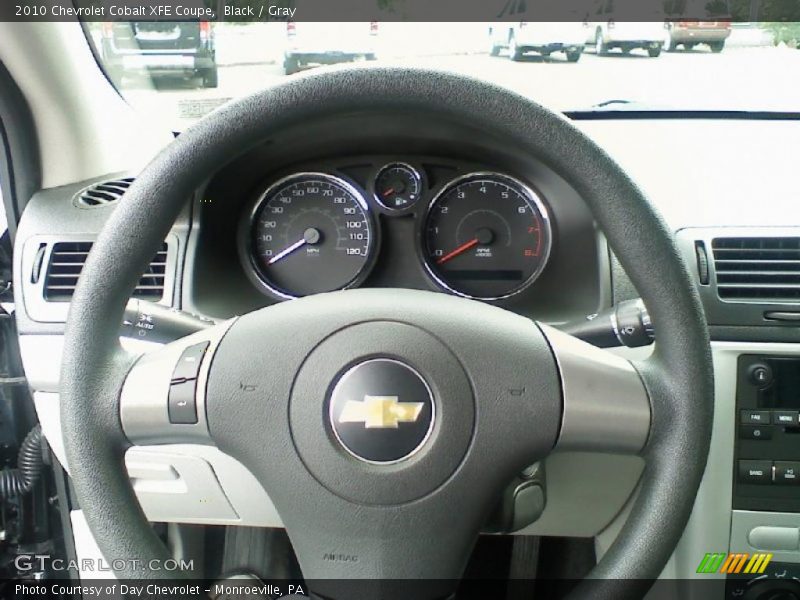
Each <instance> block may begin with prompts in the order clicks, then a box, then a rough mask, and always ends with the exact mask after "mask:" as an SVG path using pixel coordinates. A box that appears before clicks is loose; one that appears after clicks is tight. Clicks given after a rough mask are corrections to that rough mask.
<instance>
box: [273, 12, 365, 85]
mask: <svg viewBox="0 0 800 600" xmlns="http://www.w3.org/2000/svg"><path fill="white" fill-rule="evenodd" d="M377 37H378V23H377V22H375V21H372V22H352V23H335V24H331V23H311V22H306V21H303V22H295V21H287V23H286V47H285V50H284V53H283V70H284V73H286V74H287V75H291V74H292V73H296V72H297V71H299V70H300V69H302V68H303V67H304V66H307V65H311V64H322V65H330V64H336V63H342V62H353V61H357V60H375V58H376V47H375V45H376V41H377Z"/></svg>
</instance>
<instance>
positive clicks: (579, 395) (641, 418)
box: [540, 325, 651, 454]
mask: <svg viewBox="0 0 800 600" xmlns="http://www.w3.org/2000/svg"><path fill="white" fill-rule="evenodd" d="M540 327H541V329H542V332H543V333H544V334H545V336H546V337H547V341H548V343H549V344H550V347H551V348H552V350H553V354H554V355H555V357H556V362H557V363H558V367H559V372H560V373H559V374H560V377H561V390H562V394H563V399H564V406H563V411H564V412H563V415H562V420H561V432H560V433H559V437H558V443H557V445H556V450H559V451H564V450H581V451H596V452H615V453H623V454H625V453H630V454H638V453H639V452H641V451H642V449H643V448H644V447H645V444H646V443H647V438H648V435H649V433H650V417H651V414H650V399H649V397H648V395H647V389H646V388H645V386H644V383H643V382H642V380H641V378H640V377H639V374H638V373H637V372H636V369H634V368H633V365H632V364H631V363H630V362H629V361H627V360H626V359H624V358H622V357H621V356H618V355H616V354H612V353H611V352H607V351H605V350H601V349H599V348H597V347H595V346H592V345H591V344H587V343H586V342H582V341H580V340H579V339H577V338H574V337H572V336H570V335H567V334H565V333H562V332H560V331H559V330H557V329H554V328H553V327H549V326H547V325H540Z"/></svg>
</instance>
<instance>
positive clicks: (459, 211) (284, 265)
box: [239, 162, 552, 300]
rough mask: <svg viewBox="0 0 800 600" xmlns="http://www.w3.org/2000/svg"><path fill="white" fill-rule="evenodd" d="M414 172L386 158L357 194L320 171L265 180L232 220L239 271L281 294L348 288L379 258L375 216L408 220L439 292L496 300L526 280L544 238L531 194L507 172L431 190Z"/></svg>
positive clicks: (540, 208)
mask: <svg viewBox="0 0 800 600" xmlns="http://www.w3.org/2000/svg"><path fill="white" fill-rule="evenodd" d="M423 173H425V170H424V168H422V167H415V166H413V165H411V164H409V163H407V162H391V163H387V164H385V165H383V166H381V167H380V168H379V169H378V170H377V172H376V173H375V174H374V175H373V174H370V176H369V179H368V185H367V190H366V193H365V191H362V190H361V189H359V186H358V185H357V184H354V183H352V182H350V181H348V180H347V179H345V178H343V177H340V176H336V175H329V174H327V173H321V172H304V173H294V174H291V175H288V176H286V177H284V178H282V179H280V180H278V181H277V182H275V183H273V184H271V185H270V186H269V188H267V190H266V191H264V192H263V193H262V194H260V195H259V196H258V199H257V201H256V202H255V204H254V205H253V207H252V209H251V210H250V211H249V212H248V213H247V214H246V215H245V218H244V219H242V223H241V225H240V233H239V245H240V251H241V256H242V262H243V264H244V266H245V268H246V269H247V272H248V274H249V275H250V276H251V279H252V280H253V282H254V283H255V284H256V285H257V286H258V287H260V288H261V289H263V290H264V291H265V292H266V293H268V294H269V295H272V296H275V297H277V298H283V299H291V298H297V297H300V296H306V295H309V294H315V293H320V292H330V291H334V290H341V289H347V288H351V287H357V286H358V285H359V284H360V283H362V282H363V281H364V280H365V279H366V278H367V277H368V276H369V273H370V270H371V268H372V267H373V266H374V263H375V260H376V258H377V256H378V251H379V245H380V240H381V225H382V222H385V221H386V220H388V219H390V218H402V217H403V216H408V217H411V218H412V219H413V220H414V221H415V223H414V228H415V230H416V238H417V244H416V246H417V247H416V251H417V253H418V256H419V259H420V261H421V263H422V265H423V267H424V268H425V270H426V271H427V273H428V274H429V275H430V277H431V278H432V279H433V280H434V281H436V283H437V284H439V286H440V287H441V288H442V289H443V290H446V291H449V292H451V293H453V294H457V295H459V296H464V297H467V298H473V299H479V300H499V299H502V298H508V297H510V296H513V295H515V294H519V293H521V292H522V291H524V290H525V289H526V288H527V287H528V286H530V285H531V284H532V283H534V281H535V280H536V278H537V277H538V275H539V274H540V273H541V272H542V270H543V269H544V268H545V266H546V265H547V259H548V258H549V255H550V246H551V243H552V231H551V229H550V217H549V212H548V209H547V208H546V206H545V203H544V201H543V200H542V199H541V197H540V196H539V195H538V194H536V192H534V191H533V190H532V189H531V188H530V187H529V186H528V185H526V184H524V183H523V182H521V181H519V180H518V179H514V178H512V177H509V176H508V175H504V174H501V173H494V172H475V173H469V174H466V175H461V176H458V177H456V178H455V179H453V180H451V181H449V182H445V183H444V184H443V185H442V186H441V187H439V189H438V190H435V193H431V190H430V189H428V187H427V180H428V177H427V176H426V175H423ZM368 198H369V200H368ZM420 202H421V203H422V204H421V205H420V206H418V203H420ZM378 215H383V216H384V217H385V219H384V220H381V221H379V220H378V219H377V218H376V217H377V216H378Z"/></svg>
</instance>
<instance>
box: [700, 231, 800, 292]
mask: <svg viewBox="0 0 800 600" xmlns="http://www.w3.org/2000/svg"><path fill="white" fill-rule="evenodd" d="M711 247H712V251H713V253H714V268H715V271H716V280H717V293H718V294H719V297H720V298H722V299H724V300H741V301H762V302H767V303H785V302H792V303H795V302H800V237H736V238H716V239H714V240H713V241H712V243H711Z"/></svg>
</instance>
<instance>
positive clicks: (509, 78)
mask: <svg viewBox="0 0 800 600" xmlns="http://www.w3.org/2000/svg"><path fill="white" fill-rule="evenodd" d="M272 54H273V55H270V52H266V51H265V52H261V53H255V52H253V53H252V54H251V55H248V56H245V57H244V59H242V58H239V59H238V60H228V61H223V62H221V63H220V70H219V87H218V88H213V89H203V88H199V87H197V86H196V82H193V81H191V80H183V79H179V78H174V77H160V78H157V79H155V80H154V81H153V82H150V81H148V80H141V79H139V80H136V79H134V78H125V80H124V83H123V86H124V90H123V91H124V94H125V95H126V96H127V97H128V98H129V100H130V101H131V102H132V103H134V104H135V105H139V106H142V107H143V108H144V109H146V110H148V112H150V113H151V114H155V113H158V114H160V115H161V117H162V118H163V119H164V120H165V121H166V122H168V123H169V125H170V127H173V128H176V129H180V128H183V127H185V126H186V125H188V124H189V123H191V121H193V120H195V119H197V118H199V117H200V116H202V114H204V113H206V112H208V111H209V110H211V109H213V108H214V107H216V106H218V105H219V104H221V103H223V102H225V101H226V100H227V99H230V98H234V97H237V96H241V95H244V94H248V93H250V92H253V91H255V90H257V89H260V88H263V87H266V86H270V85H274V84H277V83H279V82H281V81H283V80H284V79H285V78H286V77H287V76H286V75H284V74H283V70H282V66H281V60H280V57H276V56H275V55H274V53H272ZM240 55H241V53H240ZM380 63H383V64H403V65H417V66H422V67H429V68H435V69H444V70H448V71H453V72H458V73H463V74H467V75H472V76H476V77H480V78H484V79H488V80H490V81H492V82H495V83H497V84H499V85H503V86H507V87H509V88H512V89H514V90H516V91H517V92H519V93H521V94H524V95H526V96H528V97H530V98H533V99H535V100H537V101H539V102H541V103H543V104H545V105H547V106H550V107H552V108H554V109H558V110H570V109H588V108H590V107H592V106H594V105H596V104H598V103H602V102H608V101H612V100H627V101H632V102H635V103H638V104H639V105H640V106H641V107H642V108H644V109H658V108H664V109H673V108H676V109H729V110H787V111H797V110H798V109H800V86H798V85H797V83H796V81H795V78H794V77H792V76H791V75H790V74H791V73H798V72H800V50H797V49H792V48H788V47H785V46H781V47H774V46H772V45H764V46H744V47H729V48H726V49H725V50H724V51H723V52H721V53H719V54H714V53H712V52H710V50H709V49H708V48H706V47H698V48H696V49H694V50H692V51H688V52H687V51H678V52H675V53H666V52H665V53H662V54H661V56H659V57H657V58H650V57H648V56H647V54H646V53H645V52H644V51H640V50H635V51H633V52H631V53H629V54H622V53H621V52H619V51H613V52H611V53H609V54H607V55H605V56H597V55H595V54H594V53H593V51H592V50H586V51H585V52H584V55H583V56H582V57H581V59H580V61H579V62H578V63H575V64H571V63H567V62H566V59H565V58H564V55H563V54H554V55H552V56H551V57H549V58H542V57H540V56H538V55H536V54H532V55H529V56H526V57H525V58H524V59H523V60H522V61H520V62H514V61H511V60H509V58H508V57H507V56H506V55H504V54H502V55H501V56H498V57H491V56H489V55H488V52H486V53H479V52H469V53H446V52H445V53H437V54H434V55H427V56H426V55H416V56H410V57H398V56H393V57H391V56H390V57H389V58H385V57H383V56H379V61H378V63H377V64H380ZM371 64H376V63H371ZM309 70H311V69H309ZM297 76H302V75H292V77H297ZM765 89H768V90H770V93H769V95H768V96H767V97H768V98H769V105H768V106H765V104H764V102H765V94H764V90H765ZM154 92H158V93H154ZM617 106H619V105H617Z"/></svg>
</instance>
